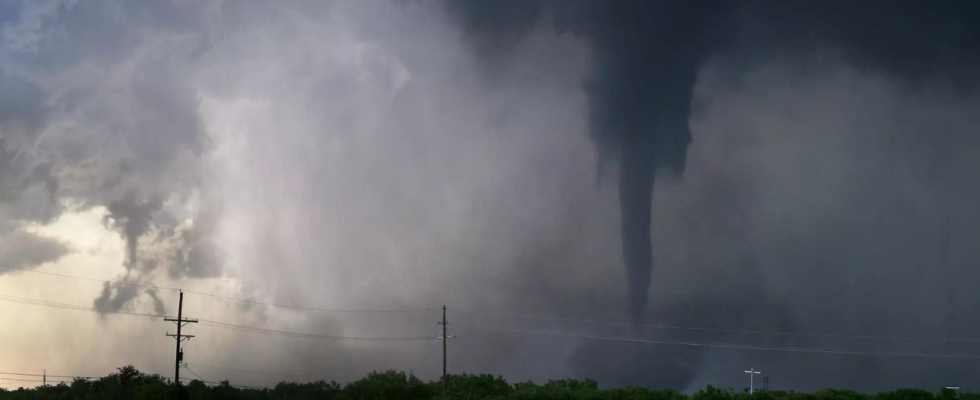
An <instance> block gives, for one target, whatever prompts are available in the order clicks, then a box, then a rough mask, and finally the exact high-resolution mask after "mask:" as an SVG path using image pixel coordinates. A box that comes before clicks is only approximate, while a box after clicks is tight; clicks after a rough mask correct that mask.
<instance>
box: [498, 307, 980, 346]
mask: <svg viewBox="0 0 980 400" xmlns="http://www.w3.org/2000/svg"><path fill="white" fill-rule="evenodd" d="M486 314H490V315H498V316H505V317H517V318H527V319H541V320H552V321H564V322H578V323H584V324H594V325H614V326H630V327H635V328H660V329H675V330H687V331H702V332H719V333H742V334H760V335H781V336H803V337H830V338H847V339H878V340H909V341H940V342H970V343H980V339H953V338H938V337H914V336H884V335H854V334H834V333H805V332H781V331H765V330H751V329H721V328H700V327H691V326H679V325H663V324H638V323H632V322H622V321H604V320H590V319H576V318H563V317H548V316H542V315H526V314H512V313H486Z"/></svg>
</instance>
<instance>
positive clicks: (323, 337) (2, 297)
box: [0, 294, 432, 342]
mask: <svg viewBox="0 0 980 400" xmlns="http://www.w3.org/2000/svg"><path fill="white" fill-rule="evenodd" d="M0 301H8V302H13V303H19V304H27V305H37V306H43V307H52V308H60V309H65V310H73V311H87V312H98V313H109V314H122V315H132V316H139V317H154V318H165V316H164V315H161V314H146V313H136V312H126V311H111V310H105V309H100V308H94V307H84V306H78V305H73V304H65V303H56V302H50V301H43V300H36V299H29V298H24V297H15V296H8V295H3V294H0ZM199 323H200V324H201V325H204V326H209V327H214V328H219V329H229V330H235V331H241V332H251V333H257V334H263V335H275V336H287V337H296V338H304V339H321V340H354V341H365V342H400V341H413V340H429V339H431V338H432V337H431V336H401V337H361V336H337V335H322V334H315V333H301V332H290V331H281V330H274V329H267V328H260V327H254V326H246V325H237V324H231V323H226V322H219V321H209V320H199Z"/></svg>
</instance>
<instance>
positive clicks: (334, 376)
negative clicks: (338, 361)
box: [187, 363, 354, 379]
mask: <svg viewBox="0 0 980 400" xmlns="http://www.w3.org/2000/svg"><path fill="white" fill-rule="evenodd" d="M187 365H193V366H196V367H204V368H213V369H221V370H225V371H232V372H245V373H251V374H262V375H273V376H302V377H306V378H324V377H326V378H345V379H350V378H354V377H352V376H346V375H326V376H321V375H312V374H292V373H285V372H269V371H255V370H249V369H237V368H229V367H221V366H217V365H207V364H196V363H187Z"/></svg>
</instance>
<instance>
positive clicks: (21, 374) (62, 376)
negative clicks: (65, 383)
mask: <svg viewBox="0 0 980 400" xmlns="http://www.w3.org/2000/svg"><path fill="white" fill-rule="evenodd" d="M0 375H16V376H41V377H43V376H44V375H42V374H27V373H21V372H0ZM48 376H50V377H52V378H81V379H96V378H97V377H94V376H74V375H51V374H48Z"/></svg>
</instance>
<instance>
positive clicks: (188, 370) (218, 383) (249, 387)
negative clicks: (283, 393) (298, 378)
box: [184, 365, 275, 389]
mask: <svg viewBox="0 0 980 400" xmlns="http://www.w3.org/2000/svg"><path fill="white" fill-rule="evenodd" d="M184 369H186V370H187V372H190V373H191V374H193V375H194V376H196V377H197V379H199V380H200V381H201V382H204V383H210V384H212V385H220V384H221V383H220V382H214V381H209V380H207V379H204V378H202V377H201V376H200V375H198V374H197V372H194V371H193V370H191V369H190V368H188V367H187V366H186V365H185V366H184ZM184 379H187V378H184ZM187 380H192V379H187ZM226 382H227V381H226ZM228 386H233V387H236V388H245V389H268V388H273V387H275V386H249V385H236V384H233V383H230V382H229V383H228Z"/></svg>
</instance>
